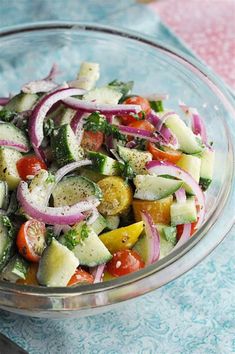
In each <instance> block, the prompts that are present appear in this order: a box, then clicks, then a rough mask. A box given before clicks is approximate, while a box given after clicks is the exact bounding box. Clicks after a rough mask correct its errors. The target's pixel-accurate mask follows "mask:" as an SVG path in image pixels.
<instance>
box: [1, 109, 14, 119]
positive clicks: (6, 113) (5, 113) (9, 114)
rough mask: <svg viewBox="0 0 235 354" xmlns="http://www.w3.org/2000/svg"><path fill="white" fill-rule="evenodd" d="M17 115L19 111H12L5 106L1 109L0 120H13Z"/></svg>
mask: <svg viewBox="0 0 235 354" xmlns="http://www.w3.org/2000/svg"><path fill="white" fill-rule="evenodd" d="M16 116H17V112H14V111H11V110H10V109H7V108H3V109H2V110H0V120H2V121H4V122H11V121H12V120H13V119H14V118H15V117H16Z"/></svg>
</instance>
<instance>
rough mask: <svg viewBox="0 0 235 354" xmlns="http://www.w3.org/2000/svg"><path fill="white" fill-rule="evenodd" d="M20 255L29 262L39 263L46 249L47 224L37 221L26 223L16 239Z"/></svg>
mask: <svg viewBox="0 0 235 354" xmlns="http://www.w3.org/2000/svg"><path fill="white" fill-rule="evenodd" d="M16 245H17V248H18V251H19V253H20V254H21V255H22V256H23V257H24V258H25V259H27V260H28V261H31V262H39V260H40V258H41V255H42V252H43V250H44V248H45V247H46V227H45V224H44V223H42V222H40V221H37V220H33V219H32V220H29V221H26V222H25V223H24V224H23V225H21V227H20V230H19V232H18V234H17V237H16Z"/></svg>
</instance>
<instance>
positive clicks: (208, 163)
mask: <svg viewBox="0 0 235 354" xmlns="http://www.w3.org/2000/svg"><path fill="white" fill-rule="evenodd" d="M214 161H215V151H214V150H210V149H206V150H204V151H203V153H202V156H201V169H200V182H199V184H200V185H201V187H202V189H203V190H204V191H205V190H207V188H208V187H209V185H210V184H211V181H212V178H213V170H214Z"/></svg>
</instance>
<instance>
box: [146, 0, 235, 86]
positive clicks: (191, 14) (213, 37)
mask: <svg viewBox="0 0 235 354" xmlns="http://www.w3.org/2000/svg"><path fill="white" fill-rule="evenodd" d="M148 6H149V7H150V8H151V9H153V10H154V11H156V12H157V13H158V14H159V15H160V17H161V18H162V20H163V22H165V24H166V25H168V26H169V27H170V28H171V29H172V30H173V31H174V32H175V33H176V34H177V35H178V36H179V37H180V38H182V39H183V40H184V41H185V42H186V43H187V44H188V46H189V47H191V48H192V49H193V50H194V52H195V53H196V54H197V55H198V56H200V57H201V58H202V59H203V60H204V61H205V62H206V63H207V64H209V65H210V66H211V67H212V68H213V69H214V71H215V72H216V73H217V74H219V75H221V76H222V77H223V78H224V80H225V81H226V82H227V83H228V84H230V85H231V86H232V87H233V88H234V89H235V0H162V1H157V2H153V3H151V4H149V5H148Z"/></svg>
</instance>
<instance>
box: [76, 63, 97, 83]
mask: <svg viewBox="0 0 235 354" xmlns="http://www.w3.org/2000/svg"><path fill="white" fill-rule="evenodd" d="M99 76H100V66H99V64H98V63H90V62H86V61H85V62H83V63H81V65H80V70H79V73H78V77H77V81H76V83H75V84H76V86H75V87H78V88H81V89H84V90H91V89H92V88H93V86H95V83H96V81H97V80H98V79H99ZM73 84H74V83H73Z"/></svg>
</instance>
